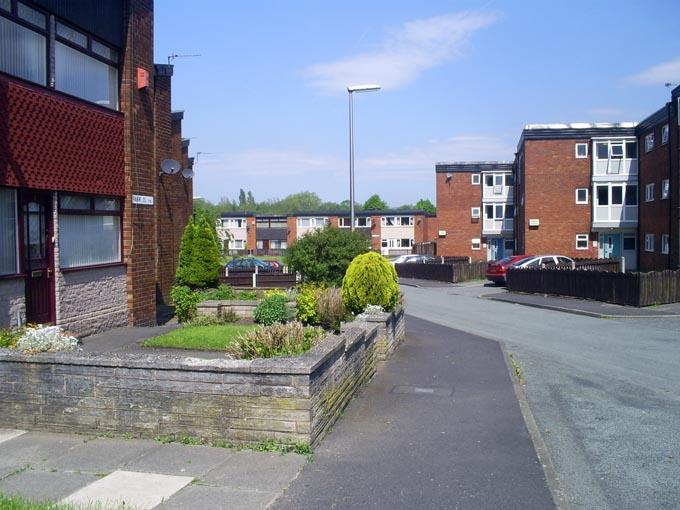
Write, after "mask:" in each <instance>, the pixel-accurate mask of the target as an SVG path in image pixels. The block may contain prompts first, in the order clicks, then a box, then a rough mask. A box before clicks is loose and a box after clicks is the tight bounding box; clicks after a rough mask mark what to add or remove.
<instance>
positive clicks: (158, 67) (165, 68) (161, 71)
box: [153, 64, 173, 76]
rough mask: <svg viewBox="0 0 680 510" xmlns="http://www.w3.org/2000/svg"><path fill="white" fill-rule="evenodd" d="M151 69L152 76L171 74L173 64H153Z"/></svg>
mask: <svg viewBox="0 0 680 510" xmlns="http://www.w3.org/2000/svg"><path fill="white" fill-rule="evenodd" d="M153 70H154V76H172V73H173V65H172V64H154V65H153Z"/></svg>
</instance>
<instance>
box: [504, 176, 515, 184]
mask: <svg viewBox="0 0 680 510" xmlns="http://www.w3.org/2000/svg"><path fill="white" fill-rule="evenodd" d="M505 185H506V186H508V187H509V186H514V185H515V176H514V175H512V174H506V175H505Z"/></svg>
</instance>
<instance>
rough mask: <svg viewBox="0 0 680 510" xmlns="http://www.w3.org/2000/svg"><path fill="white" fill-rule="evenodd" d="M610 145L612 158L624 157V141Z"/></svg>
mask: <svg viewBox="0 0 680 510" xmlns="http://www.w3.org/2000/svg"><path fill="white" fill-rule="evenodd" d="M609 147H610V152H609V157H610V158H611V159H623V143H612V144H611V145H610V146H609Z"/></svg>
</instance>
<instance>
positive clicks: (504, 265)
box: [486, 255, 533, 284]
mask: <svg viewBox="0 0 680 510" xmlns="http://www.w3.org/2000/svg"><path fill="white" fill-rule="evenodd" d="M532 257H533V255H511V256H509V257H503V258H502V259H498V260H492V261H491V262H489V263H488V264H487V265H486V279H487V280H491V281H492V282H494V283H497V284H503V283H505V275H506V274H507V270H508V268H509V267H510V266H513V265H514V264H517V263H520V262H522V261H523V260H525V259H529V258H532Z"/></svg>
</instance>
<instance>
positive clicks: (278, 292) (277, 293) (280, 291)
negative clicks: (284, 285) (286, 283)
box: [264, 289, 288, 300]
mask: <svg viewBox="0 0 680 510" xmlns="http://www.w3.org/2000/svg"><path fill="white" fill-rule="evenodd" d="M272 296H281V297H283V298H286V300H287V299H288V293H287V292H286V291H285V290H283V289H269V290H265V291H264V297H265V298H268V297H272Z"/></svg>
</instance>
